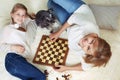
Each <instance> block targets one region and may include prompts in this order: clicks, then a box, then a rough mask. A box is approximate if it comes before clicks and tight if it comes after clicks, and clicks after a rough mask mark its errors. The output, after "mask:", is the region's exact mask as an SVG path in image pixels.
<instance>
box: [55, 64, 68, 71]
mask: <svg viewBox="0 0 120 80" xmlns="http://www.w3.org/2000/svg"><path fill="white" fill-rule="evenodd" d="M54 69H55V70H56V71H58V72H64V71H66V70H68V67H67V66H63V65H57V66H55V68H54Z"/></svg>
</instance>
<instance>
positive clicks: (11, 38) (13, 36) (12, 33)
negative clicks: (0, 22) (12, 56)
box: [1, 24, 30, 57]
mask: <svg viewBox="0 0 120 80" xmlns="http://www.w3.org/2000/svg"><path fill="white" fill-rule="evenodd" d="M1 43H3V44H7V45H12V44H20V45H22V46H24V48H25V52H24V53H17V52H16V53H17V54H20V55H22V56H23V57H28V56H30V55H28V54H30V48H29V46H28V45H27V43H26V35H25V32H23V31H20V30H17V28H15V25H13V24H10V25H8V26H6V27H5V28H4V31H3V37H2V41H1ZM9 51H10V52H13V51H11V50H9Z"/></svg>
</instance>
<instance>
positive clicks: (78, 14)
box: [67, 4, 99, 70]
mask: <svg viewBox="0 0 120 80" xmlns="http://www.w3.org/2000/svg"><path fill="white" fill-rule="evenodd" d="M67 22H68V23H69V24H70V25H72V26H71V27H69V28H68V29H67V33H68V44H69V49H70V50H73V51H74V52H75V53H77V54H79V56H80V61H81V64H82V68H83V70H87V69H89V68H90V66H91V65H90V64H86V63H85V62H84V60H83V58H82V57H83V56H84V55H85V52H84V51H83V50H82V49H81V47H80V46H79V45H78V43H79V41H80V39H81V38H83V37H84V36H85V35H87V34H90V33H96V34H98V35H99V28H98V26H97V24H96V21H95V17H94V15H93V13H92V11H91V9H90V8H89V7H88V6H87V5H85V4H83V5H82V6H80V7H79V8H78V9H77V10H76V11H75V12H74V13H73V14H72V15H71V17H70V18H69V19H68V21H67Z"/></svg>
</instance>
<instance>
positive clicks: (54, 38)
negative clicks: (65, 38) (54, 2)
mask: <svg viewBox="0 0 120 80" xmlns="http://www.w3.org/2000/svg"><path fill="white" fill-rule="evenodd" d="M68 27H70V24H68V23H67V22H66V23H65V24H64V25H63V26H61V28H60V29H59V30H58V31H57V32H55V33H52V34H51V35H50V36H49V37H50V39H51V40H52V41H53V42H54V41H56V40H57V39H58V37H59V36H60V34H61V33H62V32H63V31H64V30H65V29H67V28H68Z"/></svg>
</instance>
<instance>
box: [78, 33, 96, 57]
mask: <svg viewBox="0 0 120 80" xmlns="http://www.w3.org/2000/svg"><path fill="white" fill-rule="evenodd" d="M79 45H80V46H81V48H82V49H83V50H84V51H85V53H86V54H89V55H94V52H95V51H96V50H97V46H98V36H97V34H95V33H91V34H88V35H86V36H85V37H83V38H82V39H81V40H80V42H79Z"/></svg>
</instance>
